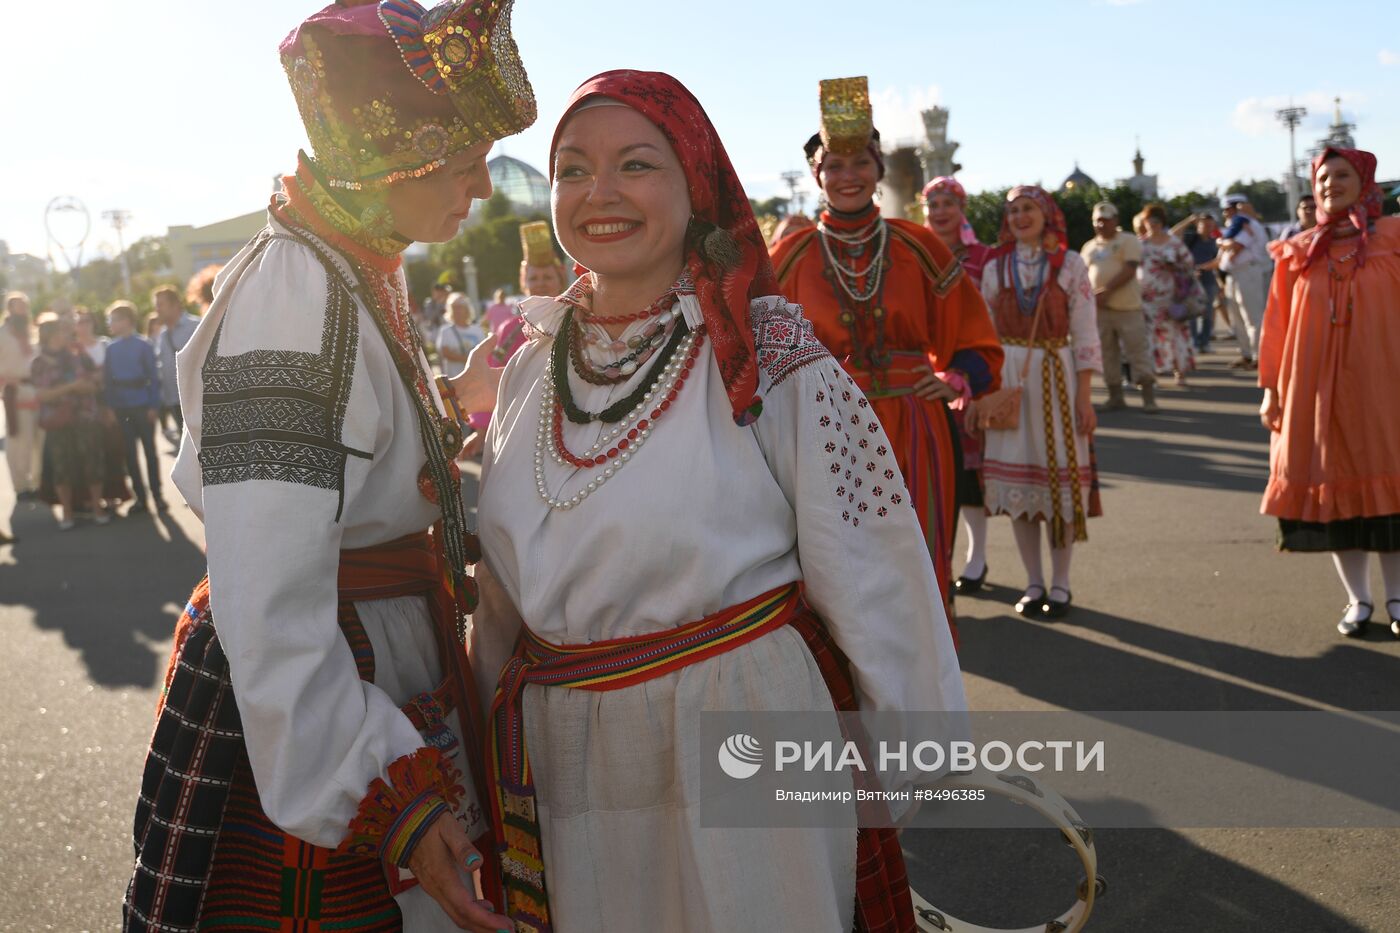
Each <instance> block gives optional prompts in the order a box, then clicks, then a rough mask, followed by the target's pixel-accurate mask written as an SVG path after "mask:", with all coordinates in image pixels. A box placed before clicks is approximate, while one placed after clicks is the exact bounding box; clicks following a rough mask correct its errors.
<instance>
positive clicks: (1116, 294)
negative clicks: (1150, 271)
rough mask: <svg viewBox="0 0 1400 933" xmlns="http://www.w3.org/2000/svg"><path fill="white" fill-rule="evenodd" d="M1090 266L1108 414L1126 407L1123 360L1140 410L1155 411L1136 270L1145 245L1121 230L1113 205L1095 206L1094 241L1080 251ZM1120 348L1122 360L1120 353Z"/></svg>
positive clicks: (1152, 383) (1154, 381)
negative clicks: (1138, 394) (1135, 388)
mask: <svg viewBox="0 0 1400 933" xmlns="http://www.w3.org/2000/svg"><path fill="white" fill-rule="evenodd" d="M1079 253H1080V255H1081V256H1083V257H1084V262H1085V264H1086V265H1088V267H1089V282H1090V284H1091V285H1093V287H1094V300H1095V301H1096V302H1097V304H1098V320H1099V340H1100V342H1101V343H1102V344H1103V381H1104V384H1105V385H1106V386H1107V387H1108V402H1107V404H1105V405H1104V406H1103V410H1104V411H1116V410H1118V409H1120V408H1124V407H1126V406H1127V403H1126V402H1125V401H1124V400H1123V360H1124V358H1125V357H1126V359H1127V362H1128V367H1129V369H1130V370H1131V372H1132V377H1133V380H1134V381H1135V382H1136V383H1137V384H1138V386H1139V387H1140V388H1141V389H1142V410H1143V411H1146V412H1155V411H1157V410H1158V408H1157V399H1156V387H1157V377H1156V376H1155V375H1154V374H1153V372H1152V360H1151V359H1150V358H1149V356H1148V352H1147V320H1146V319H1145V318H1144V317H1143V314H1142V291H1141V289H1140V288H1139V287H1138V278H1137V270H1138V265H1139V264H1140V263H1141V262H1142V243H1141V242H1139V240H1138V238H1137V237H1135V236H1133V235H1132V234H1130V233H1124V232H1123V231H1122V230H1120V229H1118V208H1117V207H1115V206H1114V205H1113V202H1111V201H1100V202H1099V203H1098V204H1095V205H1094V238H1093V239H1092V240H1090V241H1089V242H1088V243H1085V244H1084V246H1083V247H1082V248H1081V249H1080V250H1079ZM1120 345H1121V348H1122V353H1121V355H1120V352H1119V348H1120Z"/></svg>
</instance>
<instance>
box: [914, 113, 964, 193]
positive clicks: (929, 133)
mask: <svg viewBox="0 0 1400 933" xmlns="http://www.w3.org/2000/svg"><path fill="white" fill-rule="evenodd" d="M919 115H920V116H922V117H923V118H924V144H923V145H922V146H920V147H919V160H920V161H921V162H922V163H923V169H924V181H926V182H927V181H930V180H932V179H934V178H938V177H939V176H941V175H953V174H955V173H956V172H957V171H958V169H960V168H962V166H961V165H959V164H958V163H957V162H955V161H953V154H954V153H956V152H957V151H958V145H959V144H958V143H956V142H954V141H953V140H951V139H949V138H948V109H947V108H946V107H932V108H930V109H928V110H923V111H920V114H919Z"/></svg>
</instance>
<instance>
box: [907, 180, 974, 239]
mask: <svg viewBox="0 0 1400 933" xmlns="http://www.w3.org/2000/svg"><path fill="white" fill-rule="evenodd" d="M935 194H951V195H952V196H953V197H955V198H957V199H958V211H959V213H960V214H962V224H961V225H960V226H959V227H958V239H959V240H961V241H962V244H963V245H964V246H971V245H972V244H974V243H976V242H978V240H977V232H976V231H975V230H973V229H972V224H970V223H968V220H967V214H966V213H965V212H964V211H965V210H966V208H967V190H966V189H964V188H963V186H962V184H961V183H960V182H959V181H958V180H957V179H956V178H954V177H953V176H952V175H939V176H938V177H937V178H935V179H934V180H933V181H931V182H929V183H928V184H926V185H924V190H923V194H922V195H920V197H922V198H923V202H924V206H925V207H928V202H929V199H930V198H932V197H933V196H934V195H935ZM930 229H932V227H930Z"/></svg>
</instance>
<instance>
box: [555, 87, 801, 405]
mask: <svg viewBox="0 0 1400 933" xmlns="http://www.w3.org/2000/svg"><path fill="white" fill-rule="evenodd" d="M596 97H607V98H611V99H612V100H616V101H618V102H620V103H622V104H625V105H627V106H628V107H631V108H632V109H633V110H636V111H637V112H638V113H640V114H641V115H642V116H644V117H646V118H647V119H648V120H650V121H651V122H652V124H654V125H655V126H656V128H657V129H659V130H660V131H661V133H662V135H664V136H665V137H666V139H667V141H668V142H669V143H670V144H671V148H672V149H674V150H675V152H676V156H677V157H678V158H679V160H680V163H681V166H682V168H683V169H684V171H685V178H686V183H687V187H688V188H689V189H690V207H691V214H692V221H691V223H692V225H695V226H697V227H698V228H701V229H703V230H706V231H708V232H707V233H706V235H705V236H704V237H703V238H702V240H701V242H700V243H699V244H696V245H692V246H688V247H687V251H686V268H687V269H688V270H689V272H690V277H691V279H692V280H693V281H694V283H695V296H696V298H697V299H698V300H699V302H700V307H701V309H702V310H703V312H704V315H705V329H706V330H707V331H708V332H709V337H710V340H711V342H712V343H713V344H714V350H715V358H716V359H717V360H718V362H719V371H720V376H721V377H722V378H723V380H724V388H725V391H726V392H727V393H728V395H729V401H730V405H731V406H732V407H733V412H734V421H735V423H737V424H739V425H747V424H752V423H753V422H754V421H755V420H757V419H758V416H759V415H760V414H761V413H762V411H763V401H762V400H761V399H760V398H759V397H758V394H757V393H758V361H757V358H756V356H755V352H754V342H753V328H752V327H751V326H750V324H749V300H750V299H751V298H758V297H761V296H763V295H772V294H774V293H775V292H777V290H778V283H777V280H776V278H775V277H774V275H773V265H772V263H771V262H770V261H769V259H768V250H767V248H766V246H765V245H764V242H763V234H762V233H761V232H760V231H759V229H758V222H757V221H756V220H755V219H754V216H753V210H752V208H750V206H749V198H748V195H747V194H745V192H744V186H743V185H742V184H740V183H739V176H738V174H737V173H735V171H734V166H733V165H732V164H731V163H730V161H729V155H728V153H727V152H725V149H724V144H723V143H722V142H720V138H719V134H718V133H717V132H715V127H714V124H713V123H711V122H710V118H709V115H708V114H706V113H705V109H704V108H703V107H701V106H700V102H699V101H698V100H696V99H695V96H694V95H693V94H691V93H690V91H689V90H687V89H686V87H685V85H683V84H681V83H680V82H679V81H677V80H676V79H675V78H673V77H671V76H670V75H668V74H664V73H662V72H656V71H631V70H620V71H607V72H604V73H602V74H600V75H595V76H594V77H592V78H589V79H588V80H587V81H585V82H583V84H581V85H579V87H578V89H577V90H575V91H574V93H573V96H572V97H571V98H570V99H569V104H568V106H567V107H566V108H565V110H564V115H563V116H562V117H560V119H559V125H558V126H557V127H555V130H554V140H553V142H552V143H551V144H550V147H549V166H550V167H549V173H550V179H551V181H552V180H553V176H554V155H555V152H556V151H557V150H558V148H559V134H560V131H561V130H563V128H564V124H565V123H567V122H568V120H569V118H570V117H571V116H573V114H574V113H575V112H576V111H578V110H579V109H580V107H581V106H582V105H583V104H584V103H585V102H586V101H587V100H588V99H590V98H596ZM724 234H728V237H727V238H726V237H725V236H724ZM726 239H732V241H733V244H732V246H733V247H735V248H734V249H732V250H730V249H728V248H720V249H710V248H708V247H709V245H710V244H711V243H713V242H715V241H716V240H720V241H723V240H726ZM726 253H732V255H725V254H726Z"/></svg>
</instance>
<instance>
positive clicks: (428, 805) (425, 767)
mask: <svg viewBox="0 0 1400 933" xmlns="http://www.w3.org/2000/svg"><path fill="white" fill-rule="evenodd" d="M460 781H461V775H460V774H459V773H457V769H456V768H454V767H453V765H452V763H451V761H449V760H448V759H447V758H445V757H443V755H442V753H441V752H440V751H438V750H437V749H436V748H420V749H419V750H418V751H416V752H414V753H413V754H412V755H405V756H404V757H402V758H399V759H397V760H396V761H393V762H391V763H390V765H389V779H388V780H387V781H386V780H384V779H383V778H375V779H374V781H373V782H372V783H371V784H370V787H369V793H367V794H366V795H365V798H364V800H362V801H360V809H359V811H358V812H356V814H355V818H354V819H352V820H351V821H350V832H349V834H348V835H347V836H346V837H345V840H344V841H343V842H341V844H340V847H339V848H338V849H336V851H337V852H338V853H339V854H341V855H359V856H365V857H378V858H380V859H381V860H382V861H383V862H384V863H385V864H387V865H396V866H398V867H400V868H406V867H408V860H409V858H410V857H411V856H412V855H413V850H414V849H415V848H416V847H417V845H418V843H419V842H420V841H422V839H423V836H424V834H425V833H426V832H427V829H428V827H429V826H431V825H432V823H433V821H434V820H436V819H437V818H438V817H439V816H441V815H442V814H444V813H448V812H450V807H451V805H452V804H453V803H455V800H454V798H456V797H460V796H461V793H462V791H461V786H460Z"/></svg>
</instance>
